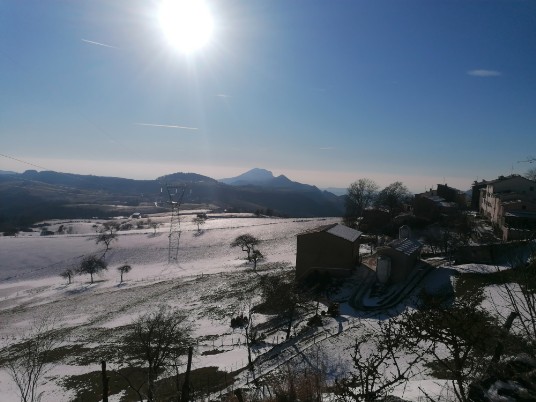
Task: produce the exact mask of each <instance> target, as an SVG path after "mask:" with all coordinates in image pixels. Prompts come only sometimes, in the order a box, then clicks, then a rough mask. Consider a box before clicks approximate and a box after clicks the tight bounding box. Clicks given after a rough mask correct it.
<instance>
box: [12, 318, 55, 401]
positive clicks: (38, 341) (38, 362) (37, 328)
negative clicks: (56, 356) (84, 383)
mask: <svg viewBox="0 0 536 402" xmlns="http://www.w3.org/2000/svg"><path fill="white" fill-rule="evenodd" d="M60 343H61V338H60V337H59V336H58V333H57V331H55V328H54V321H51V320H47V319H44V320H41V321H37V322H35V323H34V326H33V328H32V329H31V330H30V332H28V333H27V334H25V335H23V337H22V342H20V343H19V344H17V345H16V346H13V347H12V348H11V349H10V351H9V352H8V356H7V359H6V363H5V367H6V370H7V372H8V374H9V375H10V377H11V378H12V380H13V381H14V382H15V385H16V386H17V389H18V391H19V394H20V398H21V399H20V400H21V401H22V402H37V401H39V400H40V399H41V397H42V394H43V393H42V392H38V386H39V384H40V382H41V380H42V378H43V376H44V375H45V374H46V373H47V372H48V371H49V370H50V369H51V368H52V364H51V359H52V358H51V354H52V351H53V350H54V349H55V348H56V347H58V346H59V345H60Z"/></svg>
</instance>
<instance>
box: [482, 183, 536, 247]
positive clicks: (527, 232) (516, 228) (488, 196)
mask: <svg viewBox="0 0 536 402" xmlns="http://www.w3.org/2000/svg"><path fill="white" fill-rule="evenodd" d="M479 211H480V213H481V214H482V215H483V216H484V217H485V218H487V219H489V221H490V222H491V224H492V226H493V228H494V229H496V230H497V231H498V232H499V233H500V234H501V237H502V240H504V241H508V240H518V239H524V238H528V237H530V236H532V234H533V232H534V231H535V230H536V182H534V181H532V180H529V179H527V178H525V177H522V176H519V175H510V176H506V177H505V176H500V177H499V178H498V179H497V180H492V181H489V182H487V184H486V186H485V187H482V188H481V189H480V198H479Z"/></svg>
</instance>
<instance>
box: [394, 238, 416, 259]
mask: <svg viewBox="0 0 536 402" xmlns="http://www.w3.org/2000/svg"><path fill="white" fill-rule="evenodd" d="M389 247H391V248H394V249H395V250H397V251H400V252H401V253H404V254H406V255H412V254H414V253H416V252H418V251H419V250H420V249H421V247H422V243H421V242H419V241H417V240H412V239H396V240H393V241H392V242H391V243H389Z"/></svg>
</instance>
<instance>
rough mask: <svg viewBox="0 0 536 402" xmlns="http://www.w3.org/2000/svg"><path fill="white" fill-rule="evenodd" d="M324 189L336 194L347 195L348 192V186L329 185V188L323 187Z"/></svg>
mask: <svg viewBox="0 0 536 402" xmlns="http://www.w3.org/2000/svg"><path fill="white" fill-rule="evenodd" d="M322 190H324V191H328V192H330V193H333V194H335V195H346V193H347V192H348V189H347V188H340V187H328V188H323V189H322Z"/></svg>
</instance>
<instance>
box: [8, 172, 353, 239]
mask: <svg viewBox="0 0 536 402" xmlns="http://www.w3.org/2000/svg"><path fill="white" fill-rule="evenodd" d="M259 170H261V169H259ZM265 172H268V171H265ZM268 173H269V176H270V177H268V175H267V174H265V173H264V177H265V178H267V180H266V181H264V182H262V181H261V185H259V184H257V185H254V184H247V185H228V184H224V183H221V182H218V181H217V180H215V179H213V178H210V177H207V176H203V175H199V174H196V173H173V174H169V175H166V176H162V177H159V178H158V179H155V180H132V179H124V178H119V177H102V176H92V175H77V174H71V173H60V172H52V171H43V172H37V171H35V170H28V171H26V172H24V173H14V174H5V175H0V231H2V228H6V227H10V226H16V227H23V226H27V225H30V224H32V223H34V222H37V221H40V220H45V219H54V218H58V219H67V218H88V217H93V216H99V217H108V216H115V215H118V214H119V215H127V214H130V213H132V212H145V213H151V212H156V211H161V210H162V208H161V207H158V208H157V207H155V201H165V198H166V195H165V192H162V191H161V189H162V184H163V183H164V182H165V183H167V184H172V185H179V186H183V187H184V188H185V189H186V191H185V193H184V198H183V203H184V204H185V208H188V205H190V206H191V207H199V206H200V205H203V206H205V207H206V206H209V207H210V208H220V209H227V210H234V211H242V212H255V211H267V210H271V211H272V212H273V213H274V214H275V215H280V216H291V217H316V216H341V215H342V213H343V205H344V204H343V200H342V198H341V197H338V196H336V195H334V194H332V193H329V192H326V191H321V190H319V189H318V188H316V187H315V186H310V185H307V184H301V183H298V182H293V181H291V180H289V179H288V178H287V177H285V176H283V175H281V176H278V177H273V175H272V174H271V173H270V172H268ZM262 174H263V173H261V174H260V175H258V176H257V177H262Z"/></svg>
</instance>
